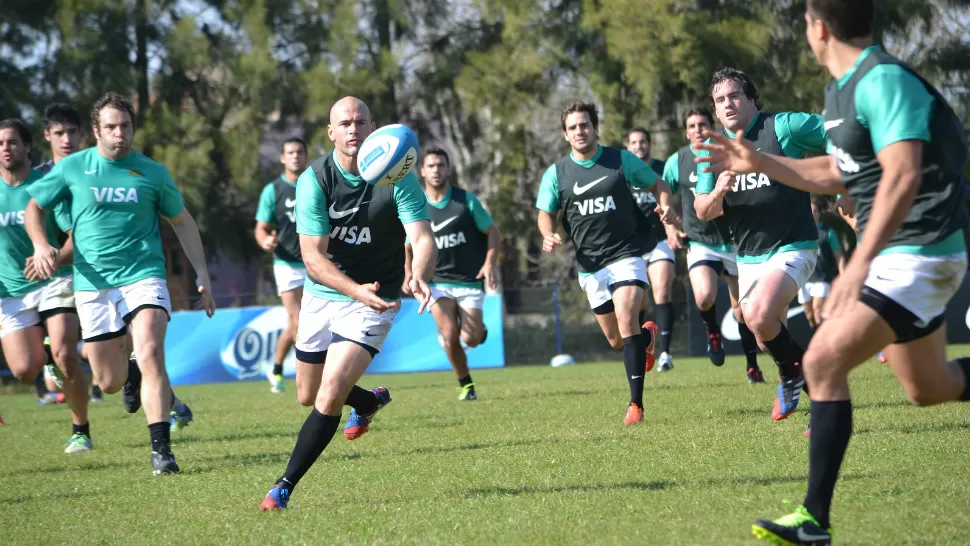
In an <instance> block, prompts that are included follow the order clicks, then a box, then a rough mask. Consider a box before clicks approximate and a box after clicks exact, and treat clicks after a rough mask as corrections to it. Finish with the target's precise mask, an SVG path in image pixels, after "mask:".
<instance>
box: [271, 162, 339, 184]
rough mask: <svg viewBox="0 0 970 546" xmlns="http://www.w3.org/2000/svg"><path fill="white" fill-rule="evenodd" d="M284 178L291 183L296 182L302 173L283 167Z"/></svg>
mask: <svg viewBox="0 0 970 546" xmlns="http://www.w3.org/2000/svg"><path fill="white" fill-rule="evenodd" d="M342 166H343V165H341V167H342ZM283 178H285V179H286V181H287V182H289V183H290V184H296V181H297V180H298V179H299V178H300V173H298V172H294V171H291V170H288V169H283Z"/></svg>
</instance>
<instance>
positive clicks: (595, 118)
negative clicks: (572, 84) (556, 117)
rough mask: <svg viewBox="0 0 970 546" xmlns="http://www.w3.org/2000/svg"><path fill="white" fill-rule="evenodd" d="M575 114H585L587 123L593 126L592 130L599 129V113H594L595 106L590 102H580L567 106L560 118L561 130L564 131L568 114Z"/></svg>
mask: <svg viewBox="0 0 970 546" xmlns="http://www.w3.org/2000/svg"><path fill="white" fill-rule="evenodd" d="M577 112H586V114H588V115H589V122H590V123H592V124H593V129H597V130H598V129H599V128H600V116H599V112H597V111H596V105H595V104H593V103H591V102H583V101H581V100H577V101H573V103H572V104H570V105H569V106H567V107H566V108H565V109H564V110H563V111H562V115H561V116H560V122H562V130H563V131H565V130H566V118H567V117H569V114H575V113H577Z"/></svg>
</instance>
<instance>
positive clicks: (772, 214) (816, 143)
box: [695, 112, 826, 263]
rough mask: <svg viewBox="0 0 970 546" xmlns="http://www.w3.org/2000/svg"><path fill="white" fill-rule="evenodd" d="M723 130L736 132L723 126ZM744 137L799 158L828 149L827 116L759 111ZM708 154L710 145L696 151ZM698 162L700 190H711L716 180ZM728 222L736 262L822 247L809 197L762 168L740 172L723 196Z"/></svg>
mask: <svg viewBox="0 0 970 546" xmlns="http://www.w3.org/2000/svg"><path fill="white" fill-rule="evenodd" d="M721 131H722V132H723V134H724V135H726V136H728V137H730V138H734V135H732V134H731V133H730V131H727V130H725V129H721ZM744 137H745V138H746V139H748V140H750V141H751V143H752V144H754V146H755V147H756V148H757V149H758V150H761V151H762V152H764V153H767V154H772V155H780V156H785V157H792V158H796V159H801V158H803V157H805V154H806V153H810V152H811V153H823V152H824V151H825V141H826V133H825V128H824V119H823V118H822V116H819V115H812V114H804V113H798V112H782V113H778V114H769V113H764V112H759V113H758V115H756V116H755V117H754V119H753V120H752V121H751V125H750V126H748V128H747V129H746V130H745V132H744ZM697 155H699V156H701V155H707V151H706V150H701V151H700V152H698V154H697ZM707 165H709V164H708V163H703V164H701V165H698V175H697V177H698V180H697V186H696V187H695V190H696V193H697V194H704V193H710V192H711V191H712V190H713V189H714V185H715V180H714V175H713V174H712V173H705V172H703V171H702V169H703V168H704V167H706V166H707ZM723 218H724V222H725V224H727V226H728V227H729V229H730V231H731V236H732V238H733V241H734V244H735V246H737V250H738V261H739V262H742V263H761V262H765V261H767V260H768V259H769V258H771V257H772V256H773V255H775V254H776V253H778V252H785V251H789V250H799V249H816V248H818V233H817V232H816V229H815V220H814V219H813V218H812V206H811V198H810V196H809V194H808V193H806V192H803V191H801V190H796V189H795V188H792V187H791V186H786V185H784V184H781V183H780V182H777V181H774V180H771V179H769V178H768V177H767V176H766V175H765V174H764V173H749V174H740V175H737V177H736V181H735V184H734V186H733V187H732V188H731V191H729V192H728V193H727V195H725V196H724V217H723Z"/></svg>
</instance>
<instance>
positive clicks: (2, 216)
mask: <svg viewBox="0 0 970 546" xmlns="http://www.w3.org/2000/svg"><path fill="white" fill-rule="evenodd" d="M32 144H33V139H32V138H31V135H30V130H29V129H28V128H27V126H26V125H25V124H24V123H23V122H22V121H20V120H19V119H6V120H3V121H0V177H2V178H3V182H4V183H3V184H0V344H2V347H3V353H4V355H5V356H6V360H7V363H8V364H9V366H10V370H11V371H12V372H13V374H14V376H15V377H17V379H20V380H21V381H33V380H34V378H35V377H36V376H37V375H38V374H39V372H40V371H41V370H42V369H43V366H44V365H45V364H46V363H47V352H46V350H45V346H44V337H45V331H46V333H47V335H48V336H50V339H51V349H50V350H51V355H52V358H53V360H54V362H55V363H56V365H57V367H58V369H59V370H60V371H61V377H63V381H64V382H63V385H64V391H65V393H64V394H65V395H66V398H67V404H68V407H69V408H70V410H71V420H72V421H73V423H74V424H73V428H72V433H71V438H70V440H68V443H67V447H66V449H65V452H66V453H77V452H81V451H89V450H90V449H91V446H92V444H91V430H90V425H89V423H88V386H87V377H86V376H85V375H84V374H83V373H82V372H81V364H80V359H79V357H78V354H77V341H78V339H77V334H78V317H77V311H76V309H75V306H74V290H73V286H72V283H71V276H70V274H67V272H66V271H64V270H61V269H60V268H62V267H64V266H66V265H68V264H70V262H71V259H72V257H73V243H72V241H71V238H70V237H68V238H67V240H66V241H65V243H64V246H63V249H62V252H60V253H59V261H58V262H57V263H56V264H53V265H55V267H54V268H53V270H52V272H51V273H52V274H51V275H50V276H48V277H47V278H45V279H44V280H41V281H40V282H37V281H35V280H34V275H32V274H31V267H29V266H28V263H27V262H28V258H29V257H30V256H31V253H32V251H33V248H32V246H31V244H30V238H29V237H28V235H27V231H25V230H24V209H25V208H26V207H27V204H28V203H29V202H30V194H29V193H28V192H29V191H30V190H31V189H33V186H35V185H36V184H37V183H38V180H40V178H41V177H42V175H41V174H40V173H39V172H37V171H36V170H31V168H30V162H29V160H28V155H29V154H30V150H31V146H32ZM55 219H56V221H55ZM40 228H41V229H40V237H41V239H42V240H43V242H44V243H45V244H47V245H49V246H52V247H53V246H59V245H58V235H59V233H60V232H61V231H68V230H70V228H71V216H70V211H69V210H68V207H67V206H65V205H61V206H59V207H57V209H56V210H55V215H54V216H52V217H51V218H49V219H48V221H47V222H46V224H41V226H40ZM30 265H31V266H32V264H30ZM25 272H26V275H25ZM47 279H50V280H47Z"/></svg>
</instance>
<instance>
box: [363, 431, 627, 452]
mask: <svg viewBox="0 0 970 546" xmlns="http://www.w3.org/2000/svg"><path fill="white" fill-rule="evenodd" d="M609 438H612V437H606V436H591V437H585V438H531V439H528V440H511V441H507V442H472V443H467V444H460V445H451V446H427V447H416V448H412V449H406V450H401V451H384V452H373V453H364V454H362V455H363V456H364V457H389V456H390V457H400V456H402V455H428V454H436V453H453V452H458V451H475V450H479V449H491V448H505V447H524V446H536V445H543V444H550V445H555V444H567V443H569V444H571V443H574V442H585V443H591V442H598V441H600V440H606V439H609Z"/></svg>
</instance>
